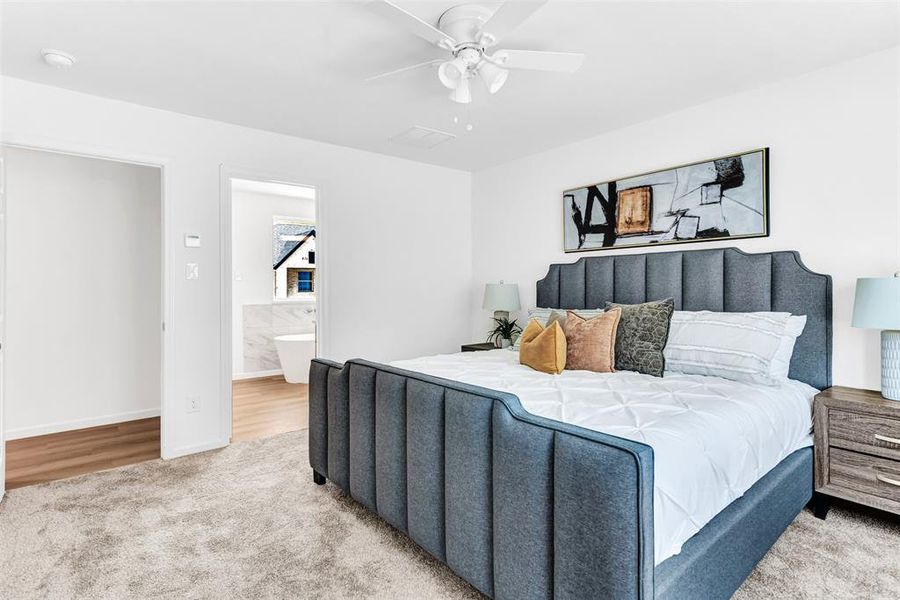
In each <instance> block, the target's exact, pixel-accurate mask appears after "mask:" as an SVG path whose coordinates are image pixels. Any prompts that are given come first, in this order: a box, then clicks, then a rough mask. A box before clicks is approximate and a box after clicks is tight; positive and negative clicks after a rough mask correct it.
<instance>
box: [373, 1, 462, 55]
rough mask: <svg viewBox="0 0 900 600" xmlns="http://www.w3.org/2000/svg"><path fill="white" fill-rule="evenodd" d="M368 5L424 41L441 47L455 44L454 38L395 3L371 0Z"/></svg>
mask: <svg viewBox="0 0 900 600" xmlns="http://www.w3.org/2000/svg"><path fill="white" fill-rule="evenodd" d="M368 7H369V8H370V9H371V10H373V11H374V12H376V13H378V14H379V15H381V16H382V17H384V18H385V19H387V20H388V21H390V22H391V23H393V24H394V25H397V26H398V27H402V28H403V29H406V30H407V31H409V32H410V33H413V34H415V35H417V36H419V37H420V38H422V39H423V40H425V41H428V42H431V43H432V44H434V45H435V46H441V47H442V48H443V47H447V46H449V47H453V46H455V45H456V40H454V39H453V38H452V37H450V36H449V35H447V34H446V33H444V32H443V31H441V30H440V29H438V28H437V27H432V26H431V25H429V24H428V23H426V22H425V21H423V20H422V19H420V18H419V17H417V16H416V15H414V14H412V13H410V12H407V11H405V10H403V9H402V8H400V7H399V6H397V5H396V4H392V3H390V2H388V1H387V0H372V1H371V2H369V3H368Z"/></svg>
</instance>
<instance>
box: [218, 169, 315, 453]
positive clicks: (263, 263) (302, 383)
mask: <svg viewBox="0 0 900 600" xmlns="http://www.w3.org/2000/svg"><path fill="white" fill-rule="evenodd" d="M227 187H228V196H229V198H228V200H229V202H228V204H229V205H230V206H229V216H230V227H229V228H228V230H230V233H231V235H230V244H229V248H230V252H229V253H228V255H229V262H230V273H229V278H228V281H229V284H230V285H229V287H230V290H229V292H230V293H229V294H228V295H229V299H230V343H229V345H230V347H229V351H230V358H231V360H230V375H231V378H230V379H231V381H230V391H231V397H232V402H231V441H232V442H238V441H246V440H252V439H259V438H263V437H270V436H273V435H278V434H281V433H286V432H289V431H296V430H299V429H305V428H306V427H307V421H308V414H309V405H308V397H309V395H308V389H309V386H308V383H309V363H310V361H311V360H312V359H313V358H314V357H315V356H317V354H318V352H317V346H318V342H319V339H318V337H319V336H318V331H319V327H318V323H319V301H320V295H321V283H322V278H321V266H320V265H321V259H322V256H321V253H320V252H319V249H320V244H319V238H320V235H321V234H320V231H319V222H318V218H317V217H318V214H317V212H318V211H317V209H318V197H317V196H318V194H317V188H316V187H315V186H311V185H302V184H297V183H288V182H285V181H283V180H274V179H268V178H259V177H252V176H247V175H234V174H230V175H229V176H228V177H227Z"/></svg>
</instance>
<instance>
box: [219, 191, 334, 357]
mask: <svg viewBox="0 0 900 600" xmlns="http://www.w3.org/2000/svg"><path fill="white" fill-rule="evenodd" d="M231 214H232V220H231V231H232V238H231V239H232V245H231V264H232V274H233V282H232V297H231V346H232V372H233V373H234V374H235V375H247V373H245V372H244V335H243V306H244V305H245V304H271V303H272V300H273V291H274V290H273V287H272V285H273V277H274V273H273V271H272V217H295V218H298V219H305V220H309V221H315V220H316V201H315V200H313V199H309V198H292V197H289V196H280V195H275V194H263V193H259V192H249V191H239V190H235V191H234V192H233V193H232V194H231Z"/></svg>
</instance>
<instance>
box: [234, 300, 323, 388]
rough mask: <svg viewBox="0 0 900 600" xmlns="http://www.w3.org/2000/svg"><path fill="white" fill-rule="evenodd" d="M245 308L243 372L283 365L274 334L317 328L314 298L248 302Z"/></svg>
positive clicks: (306, 331) (268, 369) (276, 368)
mask: <svg viewBox="0 0 900 600" xmlns="http://www.w3.org/2000/svg"><path fill="white" fill-rule="evenodd" d="M243 308H244V309H243V331H244V373H256V372H259V371H275V370H278V369H281V363H280V362H279V361H278V352H277V351H276V350H275V341H274V339H275V336H277V335H286V334H289V333H313V332H315V330H316V305H315V303H314V302H290V303H281V304H245V305H244V307H243Z"/></svg>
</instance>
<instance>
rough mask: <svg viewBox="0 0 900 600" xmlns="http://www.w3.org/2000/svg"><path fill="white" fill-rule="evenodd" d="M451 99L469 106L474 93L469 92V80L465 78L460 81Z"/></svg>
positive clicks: (451, 94)
mask: <svg viewBox="0 0 900 600" xmlns="http://www.w3.org/2000/svg"><path fill="white" fill-rule="evenodd" d="M450 99H451V100H453V101H454V102H459V103H460V104H468V103H469V102H471V101H472V92H471V91H470V90H469V78H468V77H463V78H462V79H460V80H459V85H457V86H456V89H455V90H453V91H452V92H450Z"/></svg>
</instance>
